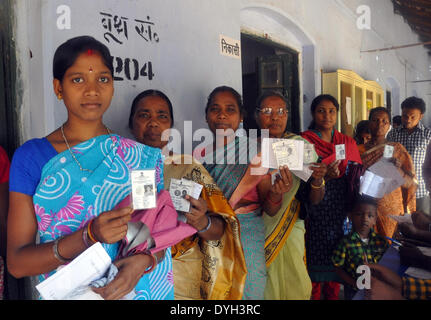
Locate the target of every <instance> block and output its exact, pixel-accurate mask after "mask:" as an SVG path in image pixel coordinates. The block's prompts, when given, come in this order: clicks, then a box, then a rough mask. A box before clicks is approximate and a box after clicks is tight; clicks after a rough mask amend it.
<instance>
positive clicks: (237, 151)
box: [194, 86, 292, 300]
mask: <svg viewBox="0 0 431 320" xmlns="http://www.w3.org/2000/svg"><path fill="white" fill-rule="evenodd" d="M244 113H245V110H244V107H243V104H242V99H241V96H240V94H239V93H238V92H237V91H236V90H235V89H233V88H231V87H227V86H221V87H217V88H215V89H214V90H213V91H212V92H211V94H210V95H209V97H208V100H207V106H206V108H205V115H206V121H207V123H208V127H209V129H210V130H211V131H212V133H213V137H214V138H215V139H214V140H215V142H214V141H213V143H209V144H208V145H207V146H205V147H204V148H197V149H195V152H194V154H195V157H196V158H197V159H198V160H200V159H201V161H202V162H203V165H204V167H205V168H206V169H207V171H208V172H209V173H210V175H211V176H212V177H213V178H214V181H215V182H216V184H217V186H218V187H219V189H220V190H221V191H222V193H223V196H224V197H225V198H226V199H228V202H229V204H230V206H231V207H232V209H233V210H234V212H235V215H236V217H237V218H238V220H239V224H240V228H239V230H238V232H240V237H241V244H242V248H243V251H244V257H245V262H246V267H247V276H246V280H245V284H244V294H243V297H242V298H243V299H244V300H263V299H264V291H265V286H266V280H267V269H266V263H265V250H264V246H265V227H264V223H263V218H262V215H265V214H268V215H275V214H277V212H278V211H279V210H280V207H281V205H282V196H283V194H284V193H286V192H288V191H289V190H290V189H291V188H292V175H291V174H290V172H289V170H288V169H287V168H280V176H278V177H277V178H276V180H275V182H274V184H271V177H270V175H268V174H267V172H268V169H266V168H262V167H261V166H260V163H259V161H257V160H258V157H257V154H258V153H257V141H256V140H253V139H248V138H247V137H243V136H241V137H238V136H237V135H236V134H235V132H236V131H237V130H238V128H239V125H240V122H241V121H242V119H243V116H244ZM263 212H265V214H263Z"/></svg>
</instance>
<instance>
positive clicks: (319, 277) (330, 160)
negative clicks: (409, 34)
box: [302, 94, 362, 300]
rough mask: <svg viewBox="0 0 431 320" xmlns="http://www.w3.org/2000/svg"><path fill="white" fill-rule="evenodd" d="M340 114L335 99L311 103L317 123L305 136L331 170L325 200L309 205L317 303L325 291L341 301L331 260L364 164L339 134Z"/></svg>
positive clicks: (323, 98)
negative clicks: (340, 149) (338, 149)
mask: <svg viewBox="0 0 431 320" xmlns="http://www.w3.org/2000/svg"><path fill="white" fill-rule="evenodd" d="M338 111H339V104H338V101H337V99H335V98H334V97H333V96H331V95H327V94H322V95H319V96H317V97H316V98H315V99H314V100H313V102H312V103H311V114H312V117H313V121H312V123H311V125H310V127H309V130H308V131H306V132H303V133H302V136H303V137H304V138H305V139H306V140H308V141H309V142H310V143H313V144H314V148H315V149H316V152H317V154H318V155H319V158H320V160H321V162H323V163H325V164H326V165H327V166H328V172H327V174H326V176H325V183H326V185H325V196H324V198H323V200H322V201H321V202H319V204H317V205H307V219H306V227H305V228H306V234H305V237H306V238H305V244H306V253H307V267H308V272H309V275H310V278H311V281H312V282H313V293H312V299H313V300H319V299H320V295H321V289H323V292H324V295H325V299H327V300H337V299H338V295H339V291H340V284H339V283H338V282H336V281H338V280H339V278H338V276H337V274H336V273H335V268H334V266H333V265H332V260H331V257H332V253H333V251H334V249H335V247H336V245H337V244H338V242H339V241H340V239H341V238H342V236H343V234H344V232H343V222H344V219H345V218H346V212H347V210H348V208H347V205H348V203H349V194H350V193H349V192H348V190H349V189H348V188H349V187H350V186H352V185H354V184H352V183H349V181H348V174H350V173H351V172H352V171H355V168H356V167H359V166H356V165H355V163H359V164H360V163H362V162H361V157H360V156H359V152H358V147H357V145H356V141H355V140H353V138H351V137H349V136H346V135H344V134H342V133H340V132H338V131H337V130H335V125H336V122H337V115H338ZM336 145H344V149H345V152H344V154H345V159H344V160H337V157H336V153H335V146H336ZM347 169H348V170H347ZM322 287H323V288H322Z"/></svg>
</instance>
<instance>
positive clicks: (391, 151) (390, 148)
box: [383, 144, 394, 159]
mask: <svg viewBox="0 0 431 320" xmlns="http://www.w3.org/2000/svg"><path fill="white" fill-rule="evenodd" d="M393 156H394V147H393V146H390V145H388V144H387V145H385V151H384V152H383V157H384V158H386V159H390V158H392V157H393Z"/></svg>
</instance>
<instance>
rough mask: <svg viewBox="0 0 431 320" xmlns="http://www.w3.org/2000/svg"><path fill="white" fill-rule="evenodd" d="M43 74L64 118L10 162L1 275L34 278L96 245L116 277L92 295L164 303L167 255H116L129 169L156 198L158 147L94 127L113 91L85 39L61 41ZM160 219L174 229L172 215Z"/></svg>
mask: <svg viewBox="0 0 431 320" xmlns="http://www.w3.org/2000/svg"><path fill="white" fill-rule="evenodd" d="M53 71H54V81H53V85H54V92H55V94H56V96H57V98H58V99H59V100H63V101H64V104H65V106H66V109H67V115H68V117H67V121H66V122H65V123H64V124H63V125H62V126H61V127H60V128H58V129H57V130H55V131H54V132H52V133H51V134H49V135H48V136H47V137H45V138H42V139H32V140H29V141H27V142H26V143H25V144H24V145H22V146H21V147H20V148H19V149H18V150H17V151H16V153H15V155H14V157H13V160H12V166H11V175H10V177H11V182H10V191H11V192H10V207H9V221H8V235H9V236H8V251H7V254H8V256H7V263H8V268H9V271H10V273H11V274H12V275H13V276H15V277H16V278H21V277H24V276H34V275H39V280H44V279H46V278H47V277H49V276H50V275H52V274H54V273H55V272H56V270H57V268H58V267H59V266H61V265H64V264H67V263H68V262H69V261H71V260H72V259H74V258H75V257H77V256H78V255H79V254H80V253H82V252H83V251H84V250H86V249H87V248H88V247H89V246H90V245H92V244H94V243H95V242H100V243H102V245H103V247H104V249H105V250H106V251H107V253H108V254H109V255H110V257H111V259H112V261H114V264H115V266H116V267H117V269H118V273H117V275H116V277H115V278H114V280H112V281H111V282H109V283H108V284H107V285H105V286H104V287H101V288H97V289H93V290H94V291H95V292H96V293H98V294H99V295H101V296H102V297H103V298H104V299H121V298H123V297H124V296H125V295H126V294H129V293H130V292H132V293H133V294H132V295H131V296H130V295H128V297H129V298H132V299H173V280H172V261H171V253H170V249H169V248H167V249H166V250H161V251H158V252H157V253H154V252H155V251H150V250H144V251H140V253H138V254H134V255H130V256H126V257H119V248H120V240H122V239H123V238H124V237H125V235H126V233H127V230H128V228H127V224H128V222H129V221H130V220H131V219H132V213H133V209H132V208H130V207H125V208H121V209H118V204H119V203H120V202H123V200H124V199H125V198H127V196H128V195H129V194H130V191H131V185H130V180H129V179H130V178H129V173H130V170H133V169H155V171H156V177H155V183H156V186H157V190H158V191H161V190H163V161H162V156H161V153H160V150H159V149H156V148H152V147H148V146H145V145H142V144H139V143H136V142H134V141H131V140H128V139H124V138H122V137H120V136H118V135H116V134H113V133H112V132H111V130H109V129H108V128H107V127H106V126H105V125H104V124H103V114H104V113H105V111H106V110H107V109H108V108H109V105H110V103H111V99H112V96H113V93H114V85H113V66H112V62H111V55H110V53H109V50H108V48H107V47H106V46H105V45H103V44H102V43H100V42H99V41H97V40H95V39H94V38H92V37H88V36H83V37H77V38H73V39H70V40H68V41H66V42H65V43H63V44H62V45H61V46H60V47H59V48H58V49H57V51H56V53H55V55H54V66H53ZM157 201H159V198H158V200H157ZM170 220H172V223H173V225H172V228H175V225H176V213H175V214H174V215H173V216H172V218H171V219H170ZM170 220H169V221H170ZM37 234H38V235H39V237H40V243H36V235H37ZM156 242H157V241H156ZM147 249H151V248H148V247H147Z"/></svg>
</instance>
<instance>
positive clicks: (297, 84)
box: [241, 31, 302, 134]
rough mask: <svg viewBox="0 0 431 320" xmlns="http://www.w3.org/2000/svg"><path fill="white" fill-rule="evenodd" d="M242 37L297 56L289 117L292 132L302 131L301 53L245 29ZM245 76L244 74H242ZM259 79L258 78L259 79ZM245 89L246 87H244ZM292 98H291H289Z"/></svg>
mask: <svg viewBox="0 0 431 320" xmlns="http://www.w3.org/2000/svg"><path fill="white" fill-rule="evenodd" d="M241 37H244V38H248V39H249V40H252V41H255V42H259V43H261V44H263V45H265V46H269V47H272V48H274V51H276V50H277V49H279V50H282V51H284V52H286V53H288V54H292V55H293V56H295V66H294V67H295V71H296V77H294V78H293V84H294V95H293V97H292V99H293V100H292V105H291V110H292V112H291V114H290V115H289V117H291V119H292V120H291V122H292V132H294V133H298V134H299V133H300V131H301V120H302V117H301V92H302V88H301V71H300V70H301V68H300V63H301V58H300V56H301V53H300V52H298V51H296V50H295V49H292V48H289V47H288V46H286V45H283V44H280V43H277V42H275V41H273V40H271V39H266V38H263V37H260V36H257V35H254V34H250V33H247V32H245V31H241ZM256 75H257V76H258V70H257V66H256ZM242 76H244V75H242ZM257 81H258V80H257ZM243 90H244V88H243ZM289 99H290V98H289Z"/></svg>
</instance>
